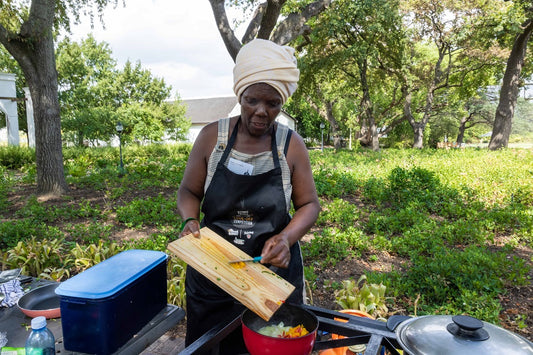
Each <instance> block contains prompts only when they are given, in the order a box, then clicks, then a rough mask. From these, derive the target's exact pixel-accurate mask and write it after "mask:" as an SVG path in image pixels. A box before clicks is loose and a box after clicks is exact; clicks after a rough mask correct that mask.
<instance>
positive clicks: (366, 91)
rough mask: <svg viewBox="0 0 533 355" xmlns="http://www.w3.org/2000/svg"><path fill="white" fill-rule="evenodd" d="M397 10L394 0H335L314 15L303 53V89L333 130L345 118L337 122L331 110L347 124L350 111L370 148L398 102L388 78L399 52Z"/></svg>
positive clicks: (361, 138)
mask: <svg viewBox="0 0 533 355" xmlns="http://www.w3.org/2000/svg"><path fill="white" fill-rule="evenodd" d="M398 15H399V12H398V4H397V3H396V2H395V1H376V0H371V1H370V0H339V1H335V2H334V3H333V4H332V5H331V7H330V8H329V9H328V10H327V11H325V12H324V13H323V14H322V16H320V18H319V19H317V20H316V21H315V22H316V23H315V25H314V30H313V31H312V32H311V34H310V35H309V38H310V40H311V41H310V42H311V43H310V44H308V45H307V46H306V55H305V57H304V58H303V59H302V61H303V63H304V64H305V65H303V66H302V73H303V75H302V77H303V80H302V83H303V85H302V90H301V92H306V94H307V96H308V97H309V99H310V101H313V102H315V104H316V106H317V108H318V110H319V111H320V112H323V113H324V117H325V118H327V120H328V121H329V122H330V125H331V127H332V132H333V134H334V136H335V135H336V134H337V132H336V128H339V127H340V126H341V125H343V124H339V123H340V122H335V121H338V120H337V119H335V118H334V115H333V112H337V113H338V116H340V117H342V118H341V120H342V121H346V122H343V123H344V125H349V126H350V127H354V126H355V125H354V123H353V122H348V117H356V118H357V120H358V122H357V124H358V125H359V127H360V128H359V135H358V139H359V141H360V142H361V144H362V145H364V146H370V147H372V149H374V150H378V149H379V135H380V133H379V132H378V126H379V127H380V128H384V127H391V123H392V120H390V119H389V118H391V117H394V111H395V108H396V111H397V110H398V109H397V106H398V105H399V103H400V102H401V101H400V100H398V97H396V96H395V95H394V92H395V91H396V92H398V91H399V90H397V84H396V83H394V82H392V81H391V80H390V76H391V75H390V72H391V71H393V70H399V69H400V66H401V59H402V52H403V33H402V32H401V30H400V29H401V25H400V18H399V16H398ZM318 94H320V95H318ZM333 104H335V106H336V108H335V110H333V107H332V106H333ZM339 143H340V142H339Z"/></svg>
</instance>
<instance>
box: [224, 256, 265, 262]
mask: <svg viewBox="0 0 533 355" xmlns="http://www.w3.org/2000/svg"><path fill="white" fill-rule="evenodd" d="M261 258H262V256H256V257H255V258H252V259H241V260H232V261H230V262H229V263H230V264H235V263H246V262H249V261H251V262H254V263H257V262H259V261H260V260H261Z"/></svg>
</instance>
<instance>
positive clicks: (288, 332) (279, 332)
mask: <svg viewBox="0 0 533 355" xmlns="http://www.w3.org/2000/svg"><path fill="white" fill-rule="evenodd" d="M258 333H259V334H263V335H266V336H269V337H275V338H299V337H303V336H304V335H307V334H309V332H308V331H307V329H305V327H304V326H303V325H302V324H300V325H297V326H296V327H286V326H285V325H284V324H283V322H279V324H278V325H267V326H265V327H263V328H261V329H259V330H258Z"/></svg>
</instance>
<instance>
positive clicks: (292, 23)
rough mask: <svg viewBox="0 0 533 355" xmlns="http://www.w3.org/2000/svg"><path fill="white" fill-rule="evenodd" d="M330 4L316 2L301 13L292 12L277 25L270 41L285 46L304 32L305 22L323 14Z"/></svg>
mask: <svg viewBox="0 0 533 355" xmlns="http://www.w3.org/2000/svg"><path fill="white" fill-rule="evenodd" d="M329 4H331V0H318V1H315V2H313V3H311V4H309V5H307V6H306V7H305V8H304V9H303V10H302V12H300V13H296V12H293V13H291V14H289V16H287V18H286V19H285V20H283V21H282V22H281V23H279V24H278V26H277V27H276V29H275V30H274V32H273V33H272V35H271V36H270V39H271V40H272V41H273V42H276V43H279V44H282V45H284V44H287V43H289V42H291V41H292V40H294V39H295V38H296V37H298V36H300V35H302V34H303V33H304V32H305V31H306V26H305V24H306V22H307V21H308V20H309V19H310V18H311V17H314V16H317V15H318V14H320V13H321V12H323V11H324V10H325V9H326V8H327V7H328V6H329Z"/></svg>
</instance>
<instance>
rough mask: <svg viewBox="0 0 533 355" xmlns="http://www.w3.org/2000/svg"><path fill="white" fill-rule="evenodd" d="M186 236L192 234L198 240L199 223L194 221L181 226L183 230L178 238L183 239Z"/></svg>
mask: <svg viewBox="0 0 533 355" xmlns="http://www.w3.org/2000/svg"><path fill="white" fill-rule="evenodd" d="M188 234H192V235H193V236H194V237H196V238H200V222H198V220H196V219H191V220H190V221H187V223H185V225H184V226H183V229H182V231H181V233H180V235H179V237H178V238H181V237H184V236H186V235H188Z"/></svg>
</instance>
